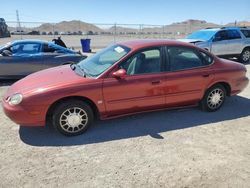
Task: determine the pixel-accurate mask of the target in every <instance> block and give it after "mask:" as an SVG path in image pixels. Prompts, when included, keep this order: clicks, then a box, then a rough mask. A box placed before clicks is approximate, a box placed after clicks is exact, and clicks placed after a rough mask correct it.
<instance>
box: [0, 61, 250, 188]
mask: <svg viewBox="0 0 250 188" xmlns="http://www.w3.org/2000/svg"><path fill="white" fill-rule="evenodd" d="M248 71H249V72H250V66H249V65H248ZM248 75H249V76H250V74H249V73H248ZM9 84H10V83H2V84H1V85H9ZM7 87H8V86H2V87H0V96H1V95H2V94H3V92H4V91H5V90H6V89H7ZM249 115H250V86H249V87H248V88H247V89H246V90H245V91H244V92H243V93H242V94H240V95H239V96H235V97H231V98H228V100H227V101H226V103H225V104H224V106H223V108H222V109H221V110H220V111H218V112H215V113H206V112H202V111H200V110H199V109H197V108H190V109H182V110H174V111H161V112H154V113H146V114H140V115H133V116H130V117H125V118H120V119H115V120H108V121H99V122H96V124H95V125H94V126H93V127H92V128H91V129H90V130H89V131H88V132H87V133H86V134H84V135H81V136H78V137H73V138H68V137H64V136H61V135H60V134H58V133H56V132H54V131H53V130H52V129H51V128H24V127H21V128H20V127H19V126H18V125H16V124H15V123H13V122H11V121H10V120H9V119H8V118H7V117H6V116H4V114H3V112H2V109H1V108H0V127H1V131H0V177H1V181H0V187H32V188H33V187H88V188H91V187H150V188H152V187H213V188H214V187H218V188H221V187H241V188H242V187H246V188H247V187H249V185H250V116H249Z"/></svg>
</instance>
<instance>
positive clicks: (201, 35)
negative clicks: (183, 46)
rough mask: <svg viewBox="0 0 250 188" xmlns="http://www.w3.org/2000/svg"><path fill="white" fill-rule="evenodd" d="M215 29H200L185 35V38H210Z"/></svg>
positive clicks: (205, 39)
mask: <svg viewBox="0 0 250 188" xmlns="http://www.w3.org/2000/svg"><path fill="white" fill-rule="evenodd" d="M216 32H217V31H216V30H201V31H197V32H194V33H192V34H190V35H188V36H187V39H200V40H202V41H208V40H210V39H211V38H212V37H213V36H214V35H215V33H216Z"/></svg>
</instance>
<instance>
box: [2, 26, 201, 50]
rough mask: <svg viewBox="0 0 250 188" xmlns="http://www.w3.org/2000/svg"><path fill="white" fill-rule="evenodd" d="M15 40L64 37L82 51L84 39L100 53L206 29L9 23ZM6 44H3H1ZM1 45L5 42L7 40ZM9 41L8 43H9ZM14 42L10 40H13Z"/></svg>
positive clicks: (12, 37) (196, 27)
mask: <svg viewBox="0 0 250 188" xmlns="http://www.w3.org/2000/svg"><path fill="white" fill-rule="evenodd" d="M6 23H7V25H8V29H9V31H10V33H11V40H17V39H41V40H48V41H50V40H52V39H54V38H57V37H58V36H61V38H62V40H63V41H65V43H66V45H67V46H68V47H73V48H75V49H79V48H80V47H81V45H80V39H82V38H89V39H91V48H92V49H100V48H103V47H105V46H107V45H109V44H112V43H115V42H120V41H126V40H133V39H177V38H184V37H185V36H186V35H188V34H189V33H191V32H193V31H194V30H198V29H201V28H205V25H204V26H202V24H199V25H195V24H186V23H176V24H172V25H150V24H117V23H114V24H105V23H91V24H90V23H84V22H82V21H68V22H66V21H64V22H60V23H43V22H20V23H17V22H16V21H6ZM1 40H2V41H1ZM1 40H0V43H2V42H3V39H1ZM5 40H8V39H5ZM9 40H10V39H9Z"/></svg>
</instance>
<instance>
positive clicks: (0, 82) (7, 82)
mask: <svg viewBox="0 0 250 188" xmlns="http://www.w3.org/2000/svg"><path fill="white" fill-rule="evenodd" d="M17 81H18V80H16V79H13V80H5V79H0V87H1V86H11V85H12V84H14V83H15V82H17Z"/></svg>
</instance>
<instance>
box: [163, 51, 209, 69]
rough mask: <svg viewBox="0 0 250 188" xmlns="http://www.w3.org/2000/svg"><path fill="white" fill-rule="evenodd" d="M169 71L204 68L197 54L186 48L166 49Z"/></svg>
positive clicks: (202, 61)
mask: <svg viewBox="0 0 250 188" xmlns="http://www.w3.org/2000/svg"><path fill="white" fill-rule="evenodd" d="M167 51H168V56H169V67H170V68H169V69H170V71H179V70H186V69H192V68H197V67H201V66H204V65H205V64H204V60H203V59H202V57H201V56H200V54H199V53H198V52H196V51H195V50H193V49H191V48H186V47H168V48H167Z"/></svg>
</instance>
